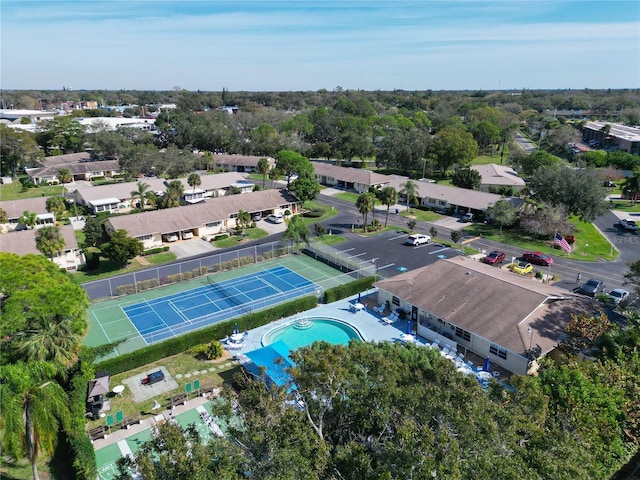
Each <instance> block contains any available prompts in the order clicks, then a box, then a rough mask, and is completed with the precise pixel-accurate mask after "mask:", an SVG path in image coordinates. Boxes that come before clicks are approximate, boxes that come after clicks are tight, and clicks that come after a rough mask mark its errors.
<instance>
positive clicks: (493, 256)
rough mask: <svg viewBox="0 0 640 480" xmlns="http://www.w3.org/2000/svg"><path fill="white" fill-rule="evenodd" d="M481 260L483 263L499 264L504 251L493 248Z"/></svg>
mask: <svg viewBox="0 0 640 480" xmlns="http://www.w3.org/2000/svg"><path fill="white" fill-rule="evenodd" d="M482 261H483V262H484V263H488V264H489V265H499V264H501V263H502V262H504V252H500V251H498V250H494V251H493V252H491V253H490V254H489V255H487V256H486V257H484V258H483V259H482Z"/></svg>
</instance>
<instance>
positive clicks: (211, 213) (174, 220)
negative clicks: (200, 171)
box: [105, 190, 300, 249]
mask: <svg viewBox="0 0 640 480" xmlns="http://www.w3.org/2000/svg"><path fill="white" fill-rule="evenodd" d="M240 210H243V211H245V212H249V213H250V214H251V216H252V217H253V215H256V214H258V213H260V214H262V216H263V217H266V216H267V215H268V214H270V213H279V214H284V213H285V212H286V211H287V210H288V211H289V212H291V213H292V214H296V213H298V212H299V210H300V205H299V202H298V201H297V199H296V198H295V197H294V196H293V195H291V194H290V193H288V192H287V191H286V190H262V191H258V192H252V193H247V194H244V195H228V196H224V197H219V198H211V199H207V200H205V201H204V202H200V203H197V204H195V205H188V206H184V207H176V208H167V209H163V210H153V211H149V212H143V213H138V214H132V215H122V216H117V217H110V218H109V219H107V221H106V222H105V229H106V231H107V233H108V234H109V235H111V234H112V233H113V232H115V231H116V230H120V229H124V230H126V231H127V234H128V235H129V236H130V237H134V238H137V239H138V240H140V241H141V242H142V243H143V245H144V248H145V249H148V248H154V247H158V246H160V245H162V243H163V242H165V241H172V240H177V239H188V238H198V237H200V238H203V239H204V240H211V239H212V238H213V237H215V236H216V235H219V234H221V233H225V232H231V231H233V230H234V229H235V227H236V225H237V221H236V220H237V218H238V213H239V211H240Z"/></svg>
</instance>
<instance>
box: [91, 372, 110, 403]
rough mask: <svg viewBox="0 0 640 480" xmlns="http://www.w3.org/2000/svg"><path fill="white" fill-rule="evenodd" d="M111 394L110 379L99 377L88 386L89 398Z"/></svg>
mask: <svg viewBox="0 0 640 480" xmlns="http://www.w3.org/2000/svg"><path fill="white" fill-rule="evenodd" d="M107 393H109V377H108V376H106V377H99V378H96V379H94V380H91V381H90V382H89V385H88V391H87V397H88V398H91V397H95V396H98V395H105V394H107Z"/></svg>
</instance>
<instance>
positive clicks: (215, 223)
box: [205, 222, 220, 228]
mask: <svg viewBox="0 0 640 480" xmlns="http://www.w3.org/2000/svg"><path fill="white" fill-rule="evenodd" d="M218 225H220V222H211V223H207V224H206V225H205V227H207V228H213V227H217V226H218Z"/></svg>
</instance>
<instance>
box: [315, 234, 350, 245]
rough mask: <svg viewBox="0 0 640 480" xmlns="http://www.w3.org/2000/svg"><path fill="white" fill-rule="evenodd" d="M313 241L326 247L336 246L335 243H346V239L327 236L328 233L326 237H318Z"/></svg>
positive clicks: (338, 236) (337, 236)
mask: <svg viewBox="0 0 640 480" xmlns="http://www.w3.org/2000/svg"><path fill="white" fill-rule="evenodd" d="M315 240H317V241H318V242H320V243H322V244H323V245H327V246H331V245H336V244H337V243H342V242H346V241H347V239H346V238H344V237H341V236H340V235H329V234H328V233H327V234H326V235H321V236H319V237H316V238H315Z"/></svg>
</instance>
